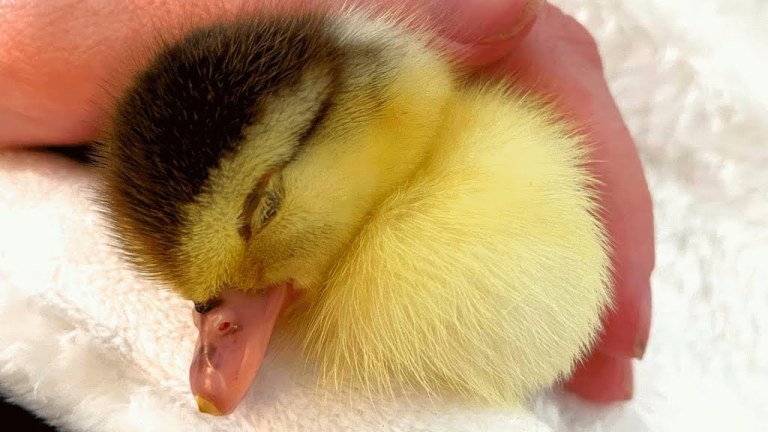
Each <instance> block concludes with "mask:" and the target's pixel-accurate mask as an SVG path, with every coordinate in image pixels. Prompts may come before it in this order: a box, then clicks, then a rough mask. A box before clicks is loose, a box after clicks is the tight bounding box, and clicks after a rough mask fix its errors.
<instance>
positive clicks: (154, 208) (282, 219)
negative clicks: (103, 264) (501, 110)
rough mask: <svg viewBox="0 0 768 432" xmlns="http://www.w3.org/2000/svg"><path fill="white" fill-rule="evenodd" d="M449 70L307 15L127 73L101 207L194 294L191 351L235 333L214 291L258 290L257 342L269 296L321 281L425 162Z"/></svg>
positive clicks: (116, 228)
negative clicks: (195, 333) (370, 217)
mask: <svg viewBox="0 0 768 432" xmlns="http://www.w3.org/2000/svg"><path fill="white" fill-rule="evenodd" d="M358 23H365V24H364V25H365V26H367V27H365V29H363V30H361V29H360V27H359V26H358ZM451 76H452V75H451V73H450V71H449V66H448V65H447V63H446V62H445V61H444V60H443V59H442V58H441V57H439V55H437V54H434V53H433V51H431V50H429V49H427V48H426V47H425V41H423V40H422V39H418V38H415V37H413V36H405V35H404V34H402V33H399V32H397V31H396V30H394V29H393V28H392V27H390V26H388V25H387V24H384V23H381V22H376V21H371V20H359V21H358V20H356V19H355V18H351V17H350V18H335V17H328V16H319V15H318V16H314V15H313V16H303V17H291V18H286V17H272V18H260V19H252V20H248V21H241V22H231V23H226V24H219V25H215V26H211V27H207V28H203V29H199V30H197V31H195V32H193V33H191V34H189V35H188V36H186V37H184V38H183V39H181V40H180V41H179V42H177V43H174V44H172V45H170V46H167V47H165V48H164V49H162V50H161V51H160V52H159V53H158V54H157V55H156V56H155V57H154V59H153V60H152V61H151V63H150V64H149V66H148V67H147V68H146V69H145V70H144V71H143V72H141V73H140V74H139V75H137V77H136V79H135V81H134V82H133V84H132V85H131V87H130V88H129V89H128V91H127V92H126V93H125V94H124V95H123V96H122V98H121V99H120V100H119V103H118V105H117V108H116V114H115V118H114V122H113V127H112V130H111V133H110V135H109V138H108V139H107V140H105V142H106V143H105V145H104V152H103V161H104V165H105V178H106V188H105V192H106V193H105V197H106V198H105V201H106V210H107V212H106V213H107V216H108V219H109V221H110V223H111V225H112V228H113V232H114V233H115V234H116V237H117V238H118V240H119V242H120V245H121V248H122V250H123V251H124V252H125V254H126V255H127V256H128V257H129V258H130V260H131V261H132V262H133V263H134V264H135V266H136V267H137V268H138V269H139V270H140V271H142V272H143V273H145V274H146V275H149V276H151V277H153V278H155V279H157V280H160V281H162V282H164V284H165V285H167V286H168V287H170V288H171V289H173V290H174V291H176V292H177V293H179V294H180V295H181V296H183V297H184V298H186V299H189V300H191V301H193V302H195V303H196V306H197V311H198V313H199V314H198V316H197V317H196V323H197V324H198V327H199V328H201V337H203V338H205V337H208V338H209V339H208V342H205V341H203V342H200V341H199V343H198V349H199V351H198V356H200V355H204V356H206V357H207V360H206V361H208V362H209V363H210V361H211V358H210V356H213V355H214V354H213V353H212V351H214V350H211V349H210V346H211V344H212V343H213V342H210V341H211V340H214V339H215V338H216V337H219V336H221V337H223V336H224V335H227V334H229V333H231V332H232V331H237V330H238V329H240V328H241V327H242V326H237V325H236V326H231V325H225V324H227V323H231V322H233V321H231V320H229V321H228V320H226V319H224V318H222V317H217V316H216V315H215V313H214V312H216V308H215V306H216V305H218V304H220V303H221V302H222V301H225V302H226V301H228V300H227V299H228V298H230V297H232V296H235V297H237V296H239V295H240V294H242V293H256V294H258V293H269V295H267V294H264V295H263V296H261V297H258V295H257V296H256V297H254V298H257V299H258V301H257V303H258V302H260V303H259V305H260V306H259V305H256V306H254V307H262V306H263V307H264V308H265V309H264V310H265V311H269V312H264V314H263V315H264V316H266V318H265V317H264V316H262V318H261V319H262V320H264V321H265V322H262V323H261V324H259V326H260V327H262V328H263V329H267V330H259V331H261V332H263V331H267V336H266V337H267V339H266V340H268V333H269V332H271V328H272V325H274V321H275V320H276V319H277V315H278V314H279V311H280V310H281V309H282V307H283V306H284V303H285V302H286V300H285V299H286V298H288V296H287V295H286V294H285V293H284V292H283V291H286V290H289V289H291V290H292V291H295V292H303V293H306V294H308V295H311V294H312V293H313V292H315V291H316V290H318V289H319V288H320V287H321V286H322V283H323V281H324V279H325V278H326V275H327V274H328V272H329V271H330V270H331V268H332V265H333V263H334V262H335V260H336V259H337V258H338V257H339V256H340V255H341V254H343V253H345V245H347V244H348V243H349V240H350V238H351V237H352V236H353V235H354V233H355V232H356V230H358V229H359V227H360V226H361V224H362V223H364V220H365V218H366V215H367V214H369V213H370V212H371V210H372V209H373V208H374V207H375V206H376V205H377V203H379V202H380V201H381V200H382V199H383V198H384V197H385V196H386V195H388V194H390V193H392V191H393V190H394V189H395V188H397V187H398V185H401V184H403V182H405V181H406V180H407V178H408V177H409V175H410V174H411V173H412V172H414V170H416V169H418V166H419V164H420V162H421V161H422V160H423V159H424V158H425V157H426V156H427V143H428V142H429V140H430V139H431V138H432V137H433V135H434V134H435V133H436V132H437V125H438V124H439V121H438V120H439V118H440V116H441V112H442V109H443V106H444V105H445V102H446V100H447V99H448V98H449V97H450V91H451V88H452V85H453V84H452V79H451ZM275 290H281V292H280V293H278V294H275V293H274V291H275ZM233 291H234V292H236V293H235V294H233ZM233 301H234V300H233ZM243 301H244V300H242V299H241V300H240V302H241V304H242V302H243ZM212 309H213V310H212ZM209 310H212V312H209V313H206V312H208V311H209ZM200 313H202V315H200ZM227 313H229V312H227ZM243 319H245V318H243ZM206 320H208V321H206ZM206 322H210V323H212V324H206ZM214 324H216V325H215V326H214V327H215V329H214V330H211V331H210V332H209V333H210V334H209V335H208V336H206V334H207V333H206V332H207V331H208V330H206V331H203V328H207V327H211V326H213V325H214ZM215 335H219V336H215ZM262 339H263V338H262ZM262 342H263V341H262ZM238 349H242V348H238ZM262 355H263V352H262ZM193 368H194V366H193ZM232 373H233V374H235V375H233V376H236V375H237V373H236V372H232ZM253 373H254V374H255V371H254V372H253ZM193 374H194V372H193ZM193 381H194V380H193ZM193 387H194V383H193ZM245 389H247V386H246V387H245ZM243 393H244V390H243ZM202 397H203V398H204V399H206V398H210V397H209V396H207V395H203V396H202ZM206 403H207V402H205V401H203V402H201V407H203V406H205V405H206ZM226 410H227V409H225V408H222V407H221V406H218V407H217V408H215V409H214V410H213V411H218V412H224V411H226Z"/></svg>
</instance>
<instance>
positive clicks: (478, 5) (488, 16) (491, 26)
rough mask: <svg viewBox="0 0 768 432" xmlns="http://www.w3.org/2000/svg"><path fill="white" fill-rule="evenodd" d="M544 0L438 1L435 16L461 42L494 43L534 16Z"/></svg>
mask: <svg viewBox="0 0 768 432" xmlns="http://www.w3.org/2000/svg"><path fill="white" fill-rule="evenodd" d="M543 3H544V1H543V0H517V1H515V0H451V1H444V2H438V4H440V5H441V6H440V7H441V10H438V11H436V12H435V14H437V15H438V17H437V19H438V20H440V21H442V20H447V21H448V22H449V23H451V25H449V26H448V25H444V26H443V27H444V31H446V32H449V34H448V35H447V36H448V37H450V38H451V39H453V40H455V41H457V42H461V43H493V42H498V41H503V40H506V39H510V38H512V37H514V36H515V35H516V34H518V33H519V32H520V31H521V30H522V29H524V28H525V27H526V26H527V25H528V24H530V22H531V21H532V20H533V19H534V18H535V17H536V14H537V13H538V11H539V9H540V7H541V5H542V4H543Z"/></svg>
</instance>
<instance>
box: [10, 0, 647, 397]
mask: <svg viewBox="0 0 768 432" xmlns="http://www.w3.org/2000/svg"><path fill="white" fill-rule="evenodd" d="M359 2H360V3H366V4H369V5H374V6H375V7H376V8H380V9H387V8H390V7H392V6H394V5H396V6H398V7H401V8H402V10H403V12H412V13H416V14H417V16H420V17H424V18H425V19H427V20H430V21H431V22H432V23H434V24H435V26H436V28H437V29H438V31H440V32H441V34H443V35H444V41H443V42H444V44H445V46H447V47H449V48H450V49H451V50H452V51H453V52H454V53H455V55H456V56H457V58H459V59H461V61H462V62H463V64H465V65H467V66H468V67H470V68H472V69H474V70H477V71H479V72H482V73H486V74H492V75H495V76H500V77H502V78H514V79H515V81H516V82H517V83H518V85H522V86H525V87H527V88H530V89H532V90H534V91H537V92H540V93H543V94H545V95H547V96H549V97H551V99H552V100H553V103H554V104H555V106H556V107H557V108H558V109H559V110H560V112H561V113H562V114H563V115H564V116H565V117H566V118H568V119H571V120H573V121H575V122H576V123H577V124H578V125H580V126H581V127H582V132H584V133H585V135H586V136H587V137H588V139H589V142H590V145H591V146H592V149H593V152H592V157H593V159H594V160H596V161H599V162H595V163H594V164H593V165H592V169H593V172H594V173H595V174H596V175H597V176H598V178H599V179H600V180H601V181H602V186H601V189H600V192H601V200H602V207H603V210H604V212H603V216H604V220H605V222H606V226H607V229H608V232H609V235H610V239H611V242H612V246H613V248H614V252H613V262H614V268H615V271H614V279H615V285H614V288H615V299H616V302H615V303H616V307H615V309H614V310H613V311H612V313H611V314H609V315H608V316H607V317H606V319H605V320H604V322H605V324H606V325H605V329H606V330H605V332H604V335H603V338H602V339H601V341H600V342H599V344H598V346H597V347H596V349H595V351H594V352H593V354H592V356H591V357H590V358H589V360H588V361H587V362H586V363H585V364H584V365H583V366H581V367H580V368H579V369H578V370H577V371H576V373H575V375H574V377H573V378H572V379H571V380H570V381H569V383H568V384H567V388H568V389H569V390H571V391H573V392H575V393H577V394H579V395H581V396H584V397H586V398H588V399H591V400H595V401H602V402H608V401H614V400H621V399H625V398H627V397H628V396H629V395H631V390H632V363H631V358H632V357H634V356H636V355H637V354H639V353H641V352H642V351H643V350H644V348H645V343H646V341H647V338H648V331H649V326H650V286H649V276H650V272H651V270H652V268H653V262H654V254H653V222H652V214H651V201H650V196H649V192H648V187H647V185H646V183H645V179H644V176H643V172H642V168H641V166H640V162H639V158H638V155H637V150H636V149H635V146H634V143H633V142H632V139H631V137H630V136H629V133H628V131H627V129H626V126H625V125H624V122H623V121H622V119H621V115H620V113H619V112H618V109H617V107H616V105H615V103H614V101H613V98H612V97H611V95H610V92H609V90H608V87H607V84H606V82H605V79H604V77H603V74H602V67H601V62H600V58H599V54H598V52H597V49H596V47H595V45H594V42H593V41H592V39H591V37H590V36H589V34H588V33H587V32H586V30H585V29H584V28H583V27H581V26H580V25H578V24H577V23H576V22H575V21H574V20H573V19H571V18H569V17H567V16H565V15H563V14H562V13H560V12H559V11H558V10H557V9H556V8H554V7H552V6H549V5H546V4H544V5H542V4H541V2H539V1H536V0H530V1H526V0H505V1H489V0H441V1H440V0H433V1H424V0H422V1H419V0H410V1H406V2H402V1H397V0H382V1H375V0H360V1H359ZM240 3H241V2H239V1H235V0H190V1H185V2H177V1H173V0H159V1H158V0H132V1H128V0H117V1H111V2H103V3H102V2H84V1H81V0H61V1H57V2H48V1H40V0H11V1H6V2H2V3H0V95H2V99H0V146H4V145H5V146H11V145H33V144H70V143H78V142H85V141H89V140H93V139H96V138H97V137H98V135H99V131H100V129H101V128H102V127H103V126H104V124H105V123H106V121H107V120H108V118H109V115H110V112H109V111H110V106H111V103H112V95H115V94H119V93H120V92H121V91H122V89H123V88H124V86H125V85H126V84H127V82H128V80H129V79H130V76H131V75H132V73H134V72H135V71H136V70H137V69H139V68H140V67H141V63H142V61H144V60H145V57H144V56H143V54H145V53H147V52H149V51H151V48H152V47H153V46H154V45H156V44H157V41H158V37H159V36H161V37H162V38H164V39H167V38H172V37H174V35H177V34H179V33H180V32H181V31H182V30H183V29H184V28H189V27H191V26H193V25H196V24H203V23H206V22H212V21H214V20H216V19H219V18H222V17H228V16H232V15H234V14H240V13H243V9H242V6H241V5H240ZM276 3H278V2H272V1H267V0H254V1H253V2H252V4H251V6H252V7H253V8H257V9H258V10H263V8H266V7H269V8H273V9H274V8H278V7H279V8H284V9H286V10H296V9H297V8H308V7H326V6H327V7H331V8H333V7H338V6H340V5H342V4H348V3H349V1H344V0H326V1H315V2H313V3H316V4H314V5H312V6H309V5H307V3H309V2H308V1H306V0H286V1H283V2H280V3H279V6H278V5H277V4H276ZM403 3H405V4H404V5H403Z"/></svg>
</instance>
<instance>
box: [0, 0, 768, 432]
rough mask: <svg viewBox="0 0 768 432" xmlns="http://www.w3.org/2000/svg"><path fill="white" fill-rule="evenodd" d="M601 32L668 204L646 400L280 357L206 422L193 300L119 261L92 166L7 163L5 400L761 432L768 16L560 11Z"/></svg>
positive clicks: (218, 424)
mask: <svg viewBox="0 0 768 432" xmlns="http://www.w3.org/2000/svg"><path fill="white" fill-rule="evenodd" d="M556 3H557V4H559V5H561V6H562V7H564V8H565V9H566V10H567V11H568V12H571V13H574V14H575V16H576V17H577V18H578V19H579V20H580V21H582V22H583V23H584V24H585V25H587V27H588V28H589V29H590V30H591V31H592V32H593V33H594V35H595V36H596V38H597V40H598V43H599V46H600V49H601V52H602V53H603V55H604V57H605V58H604V60H605V66H606V71H607V75H608V77H609V81H610V84H611V88H612V90H613V91H614V94H615V95H616V97H617V99H618V102H619V105H620V107H621V109H622V112H623V114H624V116H625V118H626V120H627V121H628V123H629V125H630V129H631V131H632V133H633V135H634V137H635V138H636V140H637V144H638V146H639V148H640V151H641V155H642V159H643V163H644V165H645V168H646V172H647V174H648V178H649V181H650V184H651V188H652V193H653V197H654V203H655V211H656V227H657V266H656V271H655V273H654V276H653V288H654V298H653V306H654V320H653V326H652V332H651V339H650V345H649V347H648V351H647V353H646V357H645V359H644V360H643V361H642V362H640V363H638V365H637V368H636V388H635V398H634V400H633V401H631V402H629V403H626V404H621V405H617V406H612V407H596V406H591V405H589V404H586V403H583V402H581V401H579V400H577V399H575V398H573V397H570V396H565V395H562V394H550V393H547V394H543V395H541V396H540V397H539V398H537V400H536V403H535V406H534V407H533V410H532V412H524V411H520V410H489V409H480V408H473V407H470V406H461V405H458V406H450V407H446V406H441V405H440V404H432V403H430V402H429V401H427V400H421V399H419V398H413V399H410V400H396V401H393V400H388V401H375V402H373V403H371V402H370V401H367V400H366V398H365V397H362V396H360V395H349V394H345V395H337V394H332V393H331V394H324V393H322V392H320V393H318V392H317V391H316V388H315V386H314V381H313V380H312V377H310V376H304V375H302V374H301V373H298V372H296V371H295V370H293V369H291V368H290V367H288V366H286V365H285V364H282V363H280V362H276V361H274V360H272V359H270V358H268V359H267V361H266V363H265V366H264V369H263V370H262V372H261V373H260V375H259V377H258V378H257V383H256V385H255V386H254V388H253V389H252V391H251V392H250V394H249V396H248V397H247V399H246V400H245V401H244V403H243V404H242V405H241V407H240V408H239V409H238V410H237V411H236V412H235V413H234V414H233V415H231V416H229V417H227V418H223V419H222V418H211V417H208V416H204V415H201V414H199V413H197V411H196V408H195V405H194V402H193V400H192V398H191V395H190V393H189V390H188V380H187V370H188V366H189V361H190V357H191V355H192V347H193V343H194V338H195V336H196V331H195V329H194V328H193V326H192V321H191V319H190V307H189V305H188V304H187V303H185V302H182V301H180V300H179V299H177V298H175V297H174V296H173V295H171V294H169V293H166V292H162V291H160V290H159V289H158V288H157V287H155V286H153V285H151V284H149V283H147V282H142V281H141V280H140V279H139V278H138V277H137V276H136V275H134V274H132V273H131V272H130V271H129V270H127V269H126V266H125V265H124V264H123V263H122V262H121V261H120V260H119V259H118V258H117V256H116V254H115V253H114V251H113V250H111V249H110V248H109V246H108V245H107V243H106V240H105V237H104V231H103V230H102V228H101V227H100V222H99V219H98V215H97V214H96V212H95V207H94V206H93V205H92V204H91V202H90V196H89V194H90V193H91V192H90V188H91V187H92V186H93V184H94V177H93V176H92V174H91V173H90V172H89V171H88V169H86V168H84V167H82V166H78V165H76V164H74V163H72V162H68V161H64V160H62V159H61V158H58V157H55V156H51V155H41V154H36V153H33V152H24V151H21V152H19V151H15V152H2V153H0V392H2V393H3V394H6V395H8V396H10V397H11V399H12V400H14V401H17V402H18V403H20V404H22V405H24V406H26V407H28V408H29V409H31V410H33V411H35V412H36V413H38V414H39V415H41V416H43V417H44V418H46V419H47V420H48V421H50V422H52V423H53V424H55V425H57V426H61V427H63V428H64V429H66V430H77V431H132V432H134V431H145V430H146V431H155V430H156V431H206V430H211V431H213V430H227V431H239V430H270V431H271V430H275V431H293V430H295V431H331V430H356V431H412V430H429V431H459V430H466V431H480V430H498V431H510V430H515V431H542V432H544V431H559V432H566V431H567V432H574V431H620V432H635V431H697V432H701V431H723V430H727V431H729V432H741V431H758V430H764V428H762V427H760V426H761V425H762V424H763V423H764V419H765V415H766V414H765V411H764V404H765V401H768V338H767V337H765V335H766V334H768V84H766V83H765V81H766V80H768V30H767V29H766V27H767V26H766V25H765V23H767V22H768V4H766V3H765V2H764V1H761V0H738V1H734V0H677V1H675V2H667V1H663V0H623V1H619V0H616V1H608V0H604V1H599V0H594V1H590V2H586V3H588V4H583V3H585V2H580V1H578V0H559V1H557V2H556Z"/></svg>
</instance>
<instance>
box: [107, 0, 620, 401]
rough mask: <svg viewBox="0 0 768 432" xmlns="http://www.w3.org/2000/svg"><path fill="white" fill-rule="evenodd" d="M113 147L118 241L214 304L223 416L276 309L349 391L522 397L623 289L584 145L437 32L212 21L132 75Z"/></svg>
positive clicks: (352, 17)
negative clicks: (464, 68)
mask: <svg viewBox="0 0 768 432" xmlns="http://www.w3.org/2000/svg"><path fill="white" fill-rule="evenodd" d="M102 150H103V151H102V155H101V157H102V158H101V159H102V162H103V173H104V176H105V189H104V192H105V193H104V205H105V209H106V214H107V216H108V219H109V221H110V224H111V227H112V229H113V230H114V233H115V234H116V237H117V238H118V239H119V241H120V246H121V248H122V249H123V251H124V252H125V253H126V255H127V256H128V257H129V258H130V260H131V261H132V263H133V264H135V265H136V267H137V268H138V269H139V270H140V271H142V272H143V273H144V274H146V275H148V276H150V277H153V278H155V279H157V280H159V281H161V282H162V283H164V284H167V286H169V287H171V288H172V289H173V290H175V291H176V292H178V294H179V295H181V296H183V297H184V298H186V299H189V300H191V301H193V302H195V304H196V312H195V314H194V316H195V322H196V324H197V325H198V328H199V329H200V339H199V340H198V347H197V352H196V356H195V361H194V363H193V366H192V368H191V371H190V379H191V381H192V390H193V392H194V393H195V395H196V397H197V400H198V404H199V406H200V409H201V410H203V411H205V412H209V413H212V414H226V413H228V412H231V411H232V410H234V409H235V407H236V406H237V404H238V402H239V401H240V400H241V398H242V397H243V396H244V395H245V393H246V391H247V389H248V387H249V386H250V383H251V381H252V379H253V378H254V377H255V375H256V373H257V372H258V369H259V366H260V363H261V360H262V357H263V355H264V352H265V350H266V347H267V343H268V342H269V340H270V334H271V333H272V330H273V328H274V326H275V325H276V324H277V325H280V326H283V328H285V329H286V330H288V331H287V334H289V335H290V336H291V339H293V341H294V342H296V343H299V344H301V346H303V348H304V350H305V351H304V352H305V354H306V356H307V358H308V359H310V360H312V361H313V364H315V365H317V367H318V368H319V370H320V374H319V376H320V377H321V378H322V379H324V380H325V381H328V382H331V383H333V384H345V385H346V384H348V385H356V386H362V387H363V388H366V389H369V390H386V389H389V388H391V387H393V386H401V385H402V386H410V387H412V388H415V389H418V390H422V391H425V392H429V393H432V394H437V395H440V394H448V393H454V394H460V395H464V396H466V397H469V398H471V399H474V400H479V401H483V402H487V403H501V404H515V403H518V402H521V401H523V400H524V399H525V398H526V397H527V396H528V395H530V394H531V393H532V392H534V391H537V390H539V389H541V388H544V387H547V386H550V385H552V384H554V383H556V382H557V381H558V380H560V379H562V378H565V377H566V376H567V375H568V374H569V372H571V371H572V369H573V368H574V366H575V365H576V364H577V362H578V361H579V360H580V359H581V358H583V356H584V355H585V354H586V353H587V352H588V350H589V349H590V347H591V344H592V343H593V341H594V340H595V338H596V336H597V334H598V331H599V330H600V317H601V313H602V312H603V311H604V310H605V309H606V307H607V306H608V305H609V303H610V290H609V286H608V278H609V270H610V269H609V259H608V253H607V247H606V240H605V235H604V233H603V228H602V226H601V224H600V222H599V220H598V218H597V217H596V214H595V213H596V210H597V205H596V201H595V197H594V191H593V187H592V186H593V185H592V183H593V181H592V179H591V178H590V175H589V173H588V172H587V170H586V168H585V166H584V165H585V162H586V160H585V157H586V151H585V149H584V148H583V143H582V142H581V141H580V138H579V137H578V136H577V135H576V134H574V133H572V131H571V130H569V128H568V127H567V126H566V125H564V124H563V122H562V121H561V120H559V119H558V118H557V116H556V115H554V114H553V112H552V111H551V110H550V109H549V108H548V107H547V106H545V105H544V104H542V103H540V101H538V100H537V99H536V98H535V97H534V96H532V95H528V94H524V93H521V92H517V91H515V90H513V89H509V88H506V87H504V86H503V85H501V84H490V83H477V82H474V81H471V80H469V79H467V78H466V77H464V76H462V75H461V74H460V73H459V72H457V70H456V69H455V67H454V66H453V65H452V63H451V62H450V61H449V60H448V59H447V58H446V57H445V56H444V55H442V54H441V53H440V52H439V51H437V50H435V49H434V48H432V47H431V45H430V38H429V34H428V32H414V31H410V30H408V31H406V30H403V28H401V27H400V26H399V25H397V24H395V23H392V22H390V21H388V20H384V19H374V18H370V17H368V16H365V15H360V14H351V13H344V14H309V15H304V16H296V17H278V16H275V17H262V18H253V19H250V20H245V21H238V22H227V23H222V24H219V25H214V26H210V27H206V28H202V29H199V30H197V31H195V32H193V33H191V34H189V35H188V36H186V37H185V38H184V39H182V40H181V41H179V42H177V43H174V44H173V45H170V46H168V47H165V48H164V49H163V50H162V51H161V52H160V53H159V54H158V55H157V56H156V57H155V58H154V60H153V61H152V63H151V64H150V65H149V66H148V67H147V68H146V70H144V71H143V72H142V73H141V74H139V75H138V76H137V77H136V78H135V81H134V82H133V84H132V86H131V87H130V89H129V90H128V91H127V92H126V93H125V94H124V95H123V97H122V98H121V99H120V101H119V104H118V109H117V113H116V116H115V118H114V123H113V128H112V130H111V133H110V136H109V138H108V139H107V140H106V141H105V144H104V146H103V149H102ZM280 317H283V318H280ZM279 318H280V319H279Z"/></svg>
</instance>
